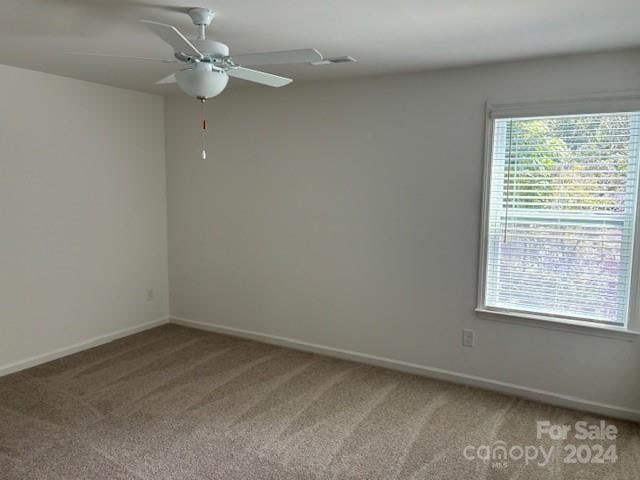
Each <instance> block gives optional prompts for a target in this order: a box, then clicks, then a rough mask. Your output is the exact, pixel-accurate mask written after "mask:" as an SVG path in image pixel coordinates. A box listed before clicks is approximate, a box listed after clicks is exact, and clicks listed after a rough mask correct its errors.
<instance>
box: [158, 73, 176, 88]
mask: <svg viewBox="0 0 640 480" xmlns="http://www.w3.org/2000/svg"><path fill="white" fill-rule="evenodd" d="M167 83H176V74H175V73H172V74H171V75H167V76H166V77H164V78H161V79H160V80H158V81H157V82H156V85H165V84H167Z"/></svg>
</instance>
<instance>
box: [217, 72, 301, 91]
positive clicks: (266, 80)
mask: <svg viewBox="0 0 640 480" xmlns="http://www.w3.org/2000/svg"><path fill="white" fill-rule="evenodd" d="M227 75H229V76H230V77H235V78H241V79H242V80H248V81H249V82H254V83H260V84H262V85H268V86H269V87H284V86H285V85H288V84H290V83H291V82H293V80H291V79H290V78H285V77H280V76H278V75H273V74H271V73H266V72H259V71H258V70H251V69H249V68H243V67H238V68H232V69H231V70H227Z"/></svg>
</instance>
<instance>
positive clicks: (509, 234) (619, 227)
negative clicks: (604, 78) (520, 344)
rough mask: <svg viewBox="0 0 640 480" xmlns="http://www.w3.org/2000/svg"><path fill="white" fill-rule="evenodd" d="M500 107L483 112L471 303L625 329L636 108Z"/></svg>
mask: <svg viewBox="0 0 640 480" xmlns="http://www.w3.org/2000/svg"><path fill="white" fill-rule="evenodd" d="M508 110H509V109H507V112H506V113H503V115H500V113H499V112H498V113H496V112H493V114H491V116H490V119H489V124H490V132H491V135H490V137H489V139H488V140H490V142H491V143H490V145H489V146H490V151H489V152H488V153H489V154H488V156H487V161H488V165H487V167H488V170H487V176H486V180H485V182H486V185H485V210H484V215H483V217H484V230H483V247H482V249H483V251H482V260H481V261H482V262H483V264H482V265H481V268H480V271H481V278H480V292H479V307H478V308H479V310H483V311H487V310H488V311H493V312H498V313H506V314H513V315H515V316H518V315H522V316H533V317H534V318H542V319H548V320H553V319H556V320H558V319H563V320H569V321H581V322H590V323H591V324H594V323H596V324H601V325H605V326H606V325H608V326H613V327H626V326H627V325H628V320H629V316H630V312H631V309H632V305H633V301H632V300H633V299H634V298H635V294H634V290H635V282H633V281H632V279H633V271H634V239H635V231H636V227H635V224H636V222H635V218H636V203H637V190H638V164H639V160H640V158H639V152H640V149H639V140H640V138H639V129H640V113H639V112H638V111H635V112H634V111H632V112H629V111H616V110H608V111H604V112H603V111H599V112H593V113H591V112H590V113H575V111H576V108H575V105H574V106H572V109H571V110H572V111H571V113H568V114H544V115H529V116H528V115H526V114H520V115H514V114H513V113H512V112H509V111H508ZM638 110H640V108H639V109H638Z"/></svg>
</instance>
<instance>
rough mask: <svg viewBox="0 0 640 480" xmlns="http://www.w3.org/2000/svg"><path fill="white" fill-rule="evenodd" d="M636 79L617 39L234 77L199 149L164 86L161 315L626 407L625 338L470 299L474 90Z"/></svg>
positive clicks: (192, 113)
mask: <svg viewBox="0 0 640 480" xmlns="http://www.w3.org/2000/svg"><path fill="white" fill-rule="evenodd" d="M328 68H338V67H328ZM639 88H640V52H639V51H630V52H619V53H611V54H600V55H591V56H575V57H566V58H554V59H547V60H538V61H526V62H517V63H509V64H500V65H492V66H483V67H473V68H464V69H451V70H443V71H436V72H431V73H422V74H413V75H403V76H387V77H379V78H369V79H354V80H343V81H334V82H324V83H307V84H298V85H295V84H294V85H292V86H291V87H287V88H283V89H279V90H275V89H267V88H250V89H237V90H232V91H227V92H225V93H224V94H223V95H221V96H220V97H218V98H216V99H214V100H212V101H211V102H210V104H209V120H210V137H209V158H208V159H207V160H206V161H202V160H201V159H200V158H199V148H200V147H199V142H200V137H199V133H200V132H199V112H200V106H199V104H198V102H197V101H195V100H193V99H189V98H186V97H183V96H176V97H173V98H170V99H167V102H166V110H165V119H166V133H165V134H166V142H167V144H166V145H167V175H168V202H169V210H168V212H169V272H170V286H171V310H172V315H173V316H176V317H182V318H186V319H190V320H195V321H200V322H207V323H211V324H218V325H224V326H229V327H233V328H239V329H245V330H250V331H254V332H259V333H266V334H271V335H280V336H285V337H290V338H293V339H298V340H302V341H306V342H311V343H315V344H320V345H325V346H329V347H334V348H340V349H347V350H352V351H356V352H361V353H365V354H369V355H376V356H381V357H386V358H390V359H394V360H400V361H405V362H411V363H414V364H418V365H424V366H428V367H435V368H441V369H446V370H449V371H453V372H457V373H461V374H466V375H475V376H479V377H483V378H487V379H492V380H497V381H501V382H510V383H513V384H516V385H520V386H524V387H528V388H534V389H542V390H545V391H549V392H552V393H555V394H560V395H568V396H575V397H579V398H581V399H584V400H587V401H593V402H598V403H604V404H611V405H614V406H617V407H620V408H621V409H622V410H624V409H627V410H629V411H635V412H636V414H638V413H640V412H639V411H640V382H638V378H640V377H639V376H638V372H639V371H640V342H627V341H624V340H619V339H610V338H601V337H594V336H587V335H583V334H577V333H566V332H559V331H553V330H547V329H541V328H534V327H529V326H524V325H513V324H508V323H502V322H495V321H490V320H485V319H479V318H477V317H476V315H475V314H474V312H473V309H474V307H475V302H476V284H477V281H476V275H477V260H478V242H479V232H480V208H481V207H480V205H481V198H482V195H481V184H482V166H483V135H484V127H483V121H484V102H485V100H487V99H488V98H491V99H496V100H500V99H515V98H527V97H546V96H551V97H553V96H562V95H576V94H586V93H593V92H607V91H620V90H632V89H636V90H637V89H639ZM463 328H472V329H474V330H475V331H476V346H475V347H474V348H463V347H462V346H461V330H462V329H463Z"/></svg>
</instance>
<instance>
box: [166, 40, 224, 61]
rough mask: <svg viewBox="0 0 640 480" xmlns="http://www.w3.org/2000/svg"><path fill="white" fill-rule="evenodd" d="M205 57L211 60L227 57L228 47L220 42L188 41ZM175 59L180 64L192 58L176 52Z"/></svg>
mask: <svg viewBox="0 0 640 480" xmlns="http://www.w3.org/2000/svg"><path fill="white" fill-rule="evenodd" d="M189 41H190V42H191V43H193V46H194V47H196V48H197V49H198V50H199V51H200V52H202V53H203V54H204V55H205V56H207V57H211V58H224V57H228V56H229V47H228V46H227V45H225V44H224V43H222V42H216V41H215V40H209V39H204V40H203V39H196V38H193V39H189ZM175 57H176V58H177V59H178V60H180V61H181V62H188V61H189V60H190V59H191V58H192V57H191V56H190V55H187V54H185V53H182V52H176V54H175Z"/></svg>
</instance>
